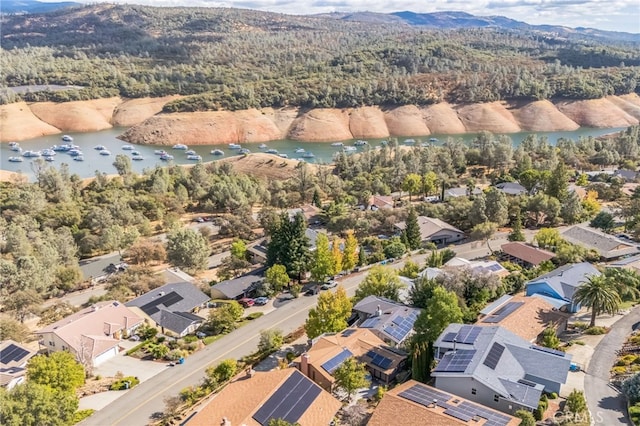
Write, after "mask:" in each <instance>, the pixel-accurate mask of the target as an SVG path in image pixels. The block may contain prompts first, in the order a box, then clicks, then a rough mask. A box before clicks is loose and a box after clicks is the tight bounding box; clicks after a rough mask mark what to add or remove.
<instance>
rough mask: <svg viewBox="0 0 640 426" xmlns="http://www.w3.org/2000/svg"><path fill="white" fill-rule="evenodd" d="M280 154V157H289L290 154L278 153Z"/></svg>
mask: <svg viewBox="0 0 640 426" xmlns="http://www.w3.org/2000/svg"><path fill="white" fill-rule="evenodd" d="M278 155H279V156H280V158H289V156H288V155H287V154H278Z"/></svg>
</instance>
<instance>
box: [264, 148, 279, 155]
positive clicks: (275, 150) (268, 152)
mask: <svg viewBox="0 0 640 426" xmlns="http://www.w3.org/2000/svg"><path fill="white" fill-rule="evenodd" d="M265 152H266V153H267V154H277V153H278V150H277V149H273V148H270V149H268V150H266V151H265Z"/></svg>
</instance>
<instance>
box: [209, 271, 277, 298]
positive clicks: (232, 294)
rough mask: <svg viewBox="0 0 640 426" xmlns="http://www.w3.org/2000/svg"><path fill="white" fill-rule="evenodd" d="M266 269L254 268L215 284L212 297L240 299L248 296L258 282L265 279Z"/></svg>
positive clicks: (212, 288)
mask: <svg viewBox="0 0 640 426" xmlns="http://www.w3.org/2000/svg"><path fill="white" fill-rule="evenodd" d="M265 270H266V268H259V269H254V270H253V271H251V272H249V273H248V274H245V275H242V276H241V277H238V278H233V279H231V280H226V281H221V282H219V283H218V284H214V285H213V286H211V298H212V299H226V300H238V299H242V298H243V297H247V296H248V294H249V293H251V292H252V291H254V290H255V288H256V286H257V285H258V284H260V283H261V282H262V281H264V273H265Z"/></svg>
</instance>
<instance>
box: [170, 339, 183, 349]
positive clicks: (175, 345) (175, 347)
mask: <svg viewBox="0 0 640 426" xmlns="http://www.w3.org/2000/svg"><path fill="white" fill-rule="evenodd" d="M167 346H168V347H169V349H177V348H178V346H180V343H178V342H177V341H175V340H169V341H168V342H167Z"/></svg>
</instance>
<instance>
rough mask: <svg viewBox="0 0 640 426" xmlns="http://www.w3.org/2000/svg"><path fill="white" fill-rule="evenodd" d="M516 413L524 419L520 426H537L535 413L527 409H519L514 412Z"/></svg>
mask: <svg viewBox="0 0 640 426" xmlns="http://www.w3.org/2000/svg"><path fill="white" fill-rule="evenodd" d="M514 415H515V416H516V417H518V418H520V419H522V422H521V423H520V426H535V425H536V419H535V417H534V416H533V414H531V413H530V412H528V411H527V410H518V411H516V412H515V413H514Z"/></svg>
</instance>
